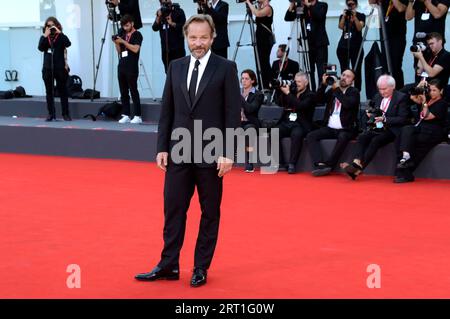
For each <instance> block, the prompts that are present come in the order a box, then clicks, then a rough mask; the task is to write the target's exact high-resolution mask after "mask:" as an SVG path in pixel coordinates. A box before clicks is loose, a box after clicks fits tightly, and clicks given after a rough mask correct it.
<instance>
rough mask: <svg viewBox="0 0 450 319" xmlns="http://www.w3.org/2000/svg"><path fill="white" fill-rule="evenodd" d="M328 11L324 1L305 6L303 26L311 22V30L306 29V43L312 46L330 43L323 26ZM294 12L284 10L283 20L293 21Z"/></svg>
mask: <svg viewBox="0 0 450 319" xmlns="http://www.w3.org/2000/svg"><path fill="white" fill-rule="evenodd" d="M327 12H328V4H327V3H326V2H320V1H317V2H316V4H315V5H313V6H311V7H310V8H309V9H308V8H306V7H305V14H304V17H305V27H306V25H307V24H308V23H310V24H311V31H308V43H309V46H310V47H312V48H316V47H321V46H327V45H329V44H330V41H329V40H328V35H327V31H326V28H325V24H326V18H327ZM296 15H297V14H296V12H290V11H289V10H288V11H287V12H286V15H285V17H284V20H285V21H294V20H295V18H296Z"/></svg>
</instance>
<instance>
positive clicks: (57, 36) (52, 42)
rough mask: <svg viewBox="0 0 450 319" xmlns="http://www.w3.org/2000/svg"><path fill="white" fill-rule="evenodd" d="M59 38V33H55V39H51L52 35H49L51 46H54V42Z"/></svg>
mask: <svg viewBox="0 0 450 319" xmlns="http://www.w3.org/2000/svg"><path fill="white" fill-rule="evenodd" d="M58 38H59V33H58V34H57V35H55V37H54V38H53V41H52V40H51V39H50V37H47V40H48V44H50V46H51V47H52V46H53V44H55V42H56V40H58Z"/></svg>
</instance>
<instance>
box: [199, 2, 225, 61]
mask: <svg viewBox="0 0 450 319" xmlns="http://www.w3.org/2000/svg"><path fill="white" fill-rule="evenodd" d="M197 3H198V10H197V11H198V13H199V14H209V15H210V16H211V17H212V19H213V21H214V24H215V26H216V38H215V39H214V42H213V45H212V52H213V53H215V54H217V55H220V56H221V57H224V58H225V59H227V58H228V47H229V46H230V41H229V39H228V11H229V8H228V3H226V2H225V1H222V0H212V1H207V0H199V1H198V2H197Z"/></svg>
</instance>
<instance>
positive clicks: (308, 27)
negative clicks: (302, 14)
mask: <svg viewBox="0 0 450 319" xmlns="http://www.w3.org/2000/svg"><path fill="white" fill-rule="evenodd" d="M306 30H308V31H311V23H308V24H307V25H306Z"/></svg>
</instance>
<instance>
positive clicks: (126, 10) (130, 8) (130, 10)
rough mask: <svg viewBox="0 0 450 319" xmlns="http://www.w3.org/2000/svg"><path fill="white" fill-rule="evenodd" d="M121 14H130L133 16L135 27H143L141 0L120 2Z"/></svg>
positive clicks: (123, 0)
mask: <svg viewBox="0 0 450 319" xmlns="http://www.w3.org/2000/svg"><path fill="white" fill-rule="evenodd" d="M119 11H120V15H121V16H122V17H123V16H124V15H126V14H129V15H131V16H132V17H133V20H134V28H135V29H136V30H137V29H140V28H142V19H141V11H140V9H139V0H121V1H120V3H119Z"/></svg>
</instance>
